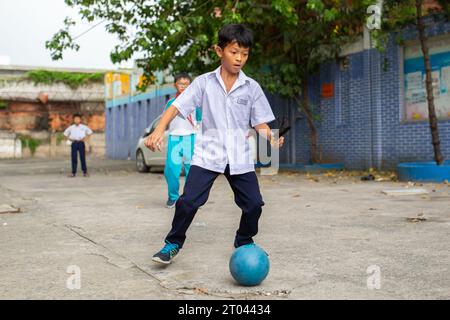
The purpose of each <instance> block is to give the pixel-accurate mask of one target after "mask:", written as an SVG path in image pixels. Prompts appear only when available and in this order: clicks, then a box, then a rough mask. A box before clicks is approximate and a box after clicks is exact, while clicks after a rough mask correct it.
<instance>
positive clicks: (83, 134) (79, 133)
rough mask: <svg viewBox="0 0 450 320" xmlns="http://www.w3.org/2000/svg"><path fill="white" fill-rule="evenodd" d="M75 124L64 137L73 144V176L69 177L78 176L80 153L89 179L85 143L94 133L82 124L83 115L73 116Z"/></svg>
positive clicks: (85, 174) (85, 173) (83, 167)
mask: <svg viewBox="0 0 450 320" xmlns="http://www.w3.org/2000/svg"><path fill="white" fill-rule="evenodd" d="M73 122H74V124H72V125H71V126H70V127H68V128H67V129H66V130H65V131H64V136H65V137H66V139H68V140H70V141H71V142H72V144H71V147H72V174H70V175H69V177H71V178H74V177H76V175H77V166H78V153H80V160H81V169H82V170H83V175H84V176H85V177H88V176H89V175H88V172H87V166H86V145H85V141H86V139H87V138H89V137H90V136H91V135H92V133H93V132H92V130H91V129H90V128H89V127H88V126H86V125H84V124H82V123H81V115H79V114H75V115H74V116H73Z"/></svg>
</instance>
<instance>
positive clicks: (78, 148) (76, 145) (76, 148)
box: [72, 141, 87, 174]
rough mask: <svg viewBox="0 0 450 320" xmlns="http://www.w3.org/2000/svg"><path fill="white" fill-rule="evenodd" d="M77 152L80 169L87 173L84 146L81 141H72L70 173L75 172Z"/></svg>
mask: <svg viewBox="0 0 450 320" xmlns="http://www.w3.org/2000/svg"><path fill="white" fill-rule="evenodd" d="M78 153H80V160H81V170H83V173H87V167H86V146H85V144H84V142H83V141H74V142H72V173H73V174H76V173H77V166H78Z"/></svg>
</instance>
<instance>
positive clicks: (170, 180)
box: [164, 134, 195, 201]
mask: <svg viewBox="0 0 450 320" xmlns="http://www.w3.org/2000/svg"><path fill="white" fill-rule="evenodd" d="M194 143H195V134H191V135H189V136H172V135H169V141H168V144H167V157H166V167H165V169H164V176H165V177H166V181H167V187H168V193H169V200H171V201H176V200H178V198H179V197H180V193H179V191H180V175H181V168H182V166H183V164H184V173H185V176H186V178H187V176H188V174H189V169H190V168H191V160H192V155H193V154H194Z"/></svg>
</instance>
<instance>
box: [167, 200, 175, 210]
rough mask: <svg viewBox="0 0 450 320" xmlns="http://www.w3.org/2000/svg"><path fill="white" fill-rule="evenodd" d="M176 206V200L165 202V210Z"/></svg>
mask: <svg viewBox="0 0 450 320" xmlns="http://www.w3.org/2000/svg"><path fill="white" fill-rule="evenodd" d="M176 204H177V200H167V202H166V208H168V209H172V208H175V205H176Z"/></svg>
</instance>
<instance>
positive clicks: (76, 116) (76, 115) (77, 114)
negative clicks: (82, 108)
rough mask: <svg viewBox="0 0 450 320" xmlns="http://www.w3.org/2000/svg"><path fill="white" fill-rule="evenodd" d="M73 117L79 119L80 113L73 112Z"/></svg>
mask: <svg viewBox="0 0 450 320" xmlns="http://www.w3.org/2000/svg"><path fill="white" fill-rule="evenodd" d="M73 118H74V119H75V118H80V119H81V114H79V113H75V114H74V115H73Z"/></svg>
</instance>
